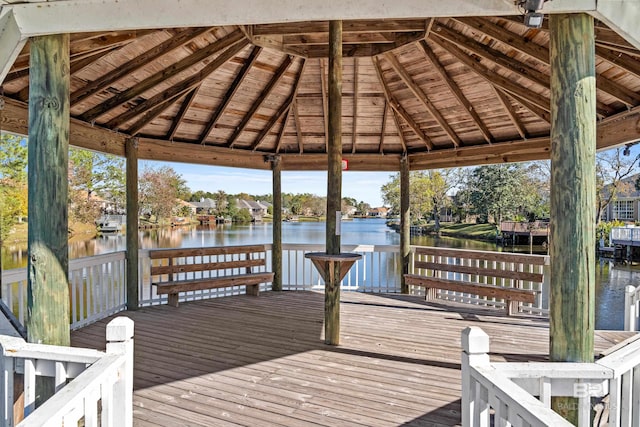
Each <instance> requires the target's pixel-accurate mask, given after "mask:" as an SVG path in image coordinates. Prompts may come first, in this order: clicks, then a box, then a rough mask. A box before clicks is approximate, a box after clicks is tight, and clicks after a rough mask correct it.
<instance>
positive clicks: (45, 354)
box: [0, 315, 133, 427]
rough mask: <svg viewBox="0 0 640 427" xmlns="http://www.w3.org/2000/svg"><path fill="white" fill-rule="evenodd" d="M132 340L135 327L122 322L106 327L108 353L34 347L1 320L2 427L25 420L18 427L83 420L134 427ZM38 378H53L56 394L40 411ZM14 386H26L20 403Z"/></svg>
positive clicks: (87, 423) (91, 423)
mask: <svg viewBox="0 0 640 427" xmlns="http://www.w3.org/2000/svg"><path fill="white" fill-rule="evenodd" d="M132 337H133V321H131V320H130V319H128V318H125V317H118V318H116V319H114V320H112V321H111V322H110V323H109V324H108V325H107V349H106V350H107V351H106V353H104V352H100V351H97V350H90V349H84V348H72V347H61V346H53V345H43V344H31V343H27V342H25V340H24V339H23V338H22V337H21V336H20V335H19V334H18V333H17V332H15V329H13V327H12V326H11V324H10V323H9V321H8V320H7V318H6V317H4V316H2V315H0V351H1V353H0V355H1V360H0V366H1V367H2V373H3V381H2V384H1V385H0V391H1V392H2V393H1V394H0V396H1V398H2V399H3V400H2V402H0V403H1V407H0V425H2V426H7V427H10V426H13V425H15V423H17V422H18V421H21V420H22V421H21V422H19V424H17V425H18V426H19V427H36V426H71V425H78V422H79V421H80V420H82V421H83V425H84V426H86V427H95V426H98V425H102V426H124V427H128V426H131V425H132V416H133V413H132V397H133V340H132ZM38 377H51V378H53V379H54V381H55V388H56V390H55V394H54V395H53V396H52V397H51V398H49V399H48V400H47V401H46V402H44V403H42V404H40V406H38V407H36V381H37V378H38ZM16 380H21V381H23V382H24V388H23V390H24V391H23V395H22V398H23V399H22V400H21V399H18V396H15V395H14V381H16ZM16 401H18V403H17V404H16ZM20 401H23V402H24V404H23V405H22V404H20V403H19V402H20ZM14 405H15V406H14ZM14 410H15V413H14Z"/></svg>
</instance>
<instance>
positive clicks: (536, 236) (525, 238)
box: [500, 221, 550, 245]
mask: <svg viewBox="0 0 640 427" xmlns="http://www.w3.org/2000/svg"><path fill="white" fill-rule="evenodd" d="M549 232H550V230H549V221H532V222H519V221H502V222H500V236H501V238H502V242H503V243H504V244H507V243H511V244H514V245H518V244H525V243H531V242H530V241H529V240H532V241H533V243H534V244H535V243H540V244H541V243H543V242H546V241H548V240H549Z"/></svg>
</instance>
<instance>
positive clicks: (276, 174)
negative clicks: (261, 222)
mask: <svg viewBox="0 0 640 427" xmlns="http://www.w3.org/2000/svg"><path fill="white" fill-rule="evenodd" d="M271 170H272V187H273V192H272V194H273V197H272V202H273V229H272V232H273V236H272V238H273V244H272V249H271V271H272V272H273V281H272V282H271V290H272V291H281V290H282V165H281V163H280V157H278V156H273V157H271Z"/></svg>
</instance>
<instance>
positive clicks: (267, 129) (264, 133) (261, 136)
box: [251, 58, 307, 151]
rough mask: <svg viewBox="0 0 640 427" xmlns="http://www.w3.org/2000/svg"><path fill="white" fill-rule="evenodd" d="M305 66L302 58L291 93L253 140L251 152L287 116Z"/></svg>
mask: <svg viewBox="0 0 640 427" xmlns="http://www.w3.org/2000/svg"><path fill="white" fill-rule="evenodd" d="M306 64H307V62H306V60H305V59H304V58H302V64H300V71H299V72H298V75H297V76H296V80H295V82H294V83H293V87H292V88H291V93H290V94H289V97H288V98H287V99H286V100H285V102H284V103H283V104H282V105H281V106H280V108H279V109H278V111H277V112H276V114H274V115H273V116H272V117H271V120H270V121H269V123H267V126H265V128H264V129H263V130H262V131H261V132H260V134H259V135H258V137H257V138H256V139H255V141H253V144H252V145H251V150H252V151H255V150H256V149H257V148H258V146H260V144H261V143H262V140H263V139H264V138H265V136H267V134H268V133H269V132H271V129H272V128H273V127H274V126H275V124H276V123H277V122H278V121H279V120H280V119H281V118H282V117H283V116H284V115H285V114H289V110H290V109H291V104H292V103H293V102H294V100H295V99H296V95H297V94H298V88H299V87H300V79H301V77H302V73H303V72H304V68H305V66H306Z"/></svg>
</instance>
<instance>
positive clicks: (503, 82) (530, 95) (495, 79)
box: [429, 31, 551, 113]
mask: <svg viewBox="0 0 640 427" xmlns="http://www.w3.org/2000/svg"><path fill="white" fill-rule="evenodd" d="M429 40H432V41H433V42H435V43H437V44H438V45H440V47H442V48H443V49H445V50H447V51H448V52H449V53H450V54H451V55H453V56H454V57H456V58H457V59H459V60H460V62H462V63H463V64H465V65H466V66H467V67H468V68H470V69H471V70H472V71H473V72H475V73H476V74H477V75H478V76H479V77H482V78H483V79H484V80H486V81H488V82H489V83H491V84H492V85H495V86H498V87H501V88H502V89H504V90H506V91H507V92H509V93H512V94H516V95H518V96H519V97H521V98H523V99H526V100H527V101H528V102H530V103H531V104H533V105H536V106H538V107H540V108H542V109H543V110H544V111H546V112H547V113H548V112H549V111H551V104H550V101H549V99H548V98H546V97H544V96H542V95H539V94H537V93H535V92H532V91H530V90H526V89H523V88H522V87H521V86H519V85H518V84H516V83H514V82H513V81H511V80H509V79H507V78H506V77H503V76H501V75H499V74H497V73H494V72H492V71H491V70H489V69H488V68H487V67H485V66H484V65H482V64H480V63H479V62H478V61H476V60H475V59H474V58H472V57H471V56H469V55H468V54H467V53H465V52H464V51H462V50H461V49H460V48H458V47H457V46H456V45H455V44H454V43H451V42H450V41H448V40H446V39H444V38H442V37H439V36H438V35H437V33H436V32H435V31H432V32H431V33H429Z"/></svg>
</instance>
